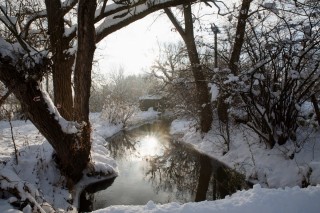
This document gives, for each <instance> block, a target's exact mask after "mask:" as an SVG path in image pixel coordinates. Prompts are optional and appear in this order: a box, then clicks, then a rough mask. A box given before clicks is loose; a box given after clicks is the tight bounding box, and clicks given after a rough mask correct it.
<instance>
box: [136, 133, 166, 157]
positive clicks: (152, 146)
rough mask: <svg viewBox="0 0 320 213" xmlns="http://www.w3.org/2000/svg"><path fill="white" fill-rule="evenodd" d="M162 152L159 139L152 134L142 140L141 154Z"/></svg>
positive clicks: (153, 154)
mask: <svg viewBox="0 0 320 213" xmlns="http://www.w3.org/2000/svg"><path fill="white" fill-rule="evenodd" d="M161 153H162V149H161V145H160V142H159V140H158V139H157V138H156V137H155V136H152V135H147V136H145V137H143V138H142V140H141V147H140V155H141V156H144V157H145V156H156V155H159V154H161Z"/></svg>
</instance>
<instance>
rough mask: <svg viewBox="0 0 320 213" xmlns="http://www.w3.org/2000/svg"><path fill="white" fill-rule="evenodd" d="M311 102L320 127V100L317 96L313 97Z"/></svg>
mask: <svg viewBox="0 0 320 213" xmlns="http://www.w3.org/2000/svg"><path fill="white" fill-rule="evenodd" d="M311 102H312V104H313V108H314V112H315V113H316V117H317V121H318V124H319V126H320V110H319V105H318V100H317V98H316V95H315V94H313V95H311Z"/></svg>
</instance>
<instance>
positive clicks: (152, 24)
mask: <svg viewBox="0 0 320 213" xmlns="http://www.w3.org/2000/svg"><path fill="white" fill-rule="evenodd" d="M172 27H173V26H172V24H171V22H170V21H169V19H168V18H167V17H166V15H161V16H160V17H159V12H158V13H154V14H151V15H149V16H147V17H145V18H144V19H141V20H139V21H136V22H134V23H132V24H130V25H129V26H127V27H125V28H123V29H121V30H119V31H117V32H115V33H112V34H111V35H109V36H108V37H106V38H105V39H104V40H103V41H102V42H101V43H100V44H99V45H98V46H97V50H96V59H99V68H100V71H101V72H102V73H110V72H112V71H115V70H116V69H117V68H118V67H119V66H123V67H124V69H125V74H127V75H130V74H139V73H143V69H148V67H150V66H151V65H152V62H153V60H154V58H155V57H156V56H157V51H158V43H159V44H161V43H164V42H174V41H178V40H179V39H181V38H180V35H179V34H178V33H177V32H172V31H171V29H172Z"/></svg>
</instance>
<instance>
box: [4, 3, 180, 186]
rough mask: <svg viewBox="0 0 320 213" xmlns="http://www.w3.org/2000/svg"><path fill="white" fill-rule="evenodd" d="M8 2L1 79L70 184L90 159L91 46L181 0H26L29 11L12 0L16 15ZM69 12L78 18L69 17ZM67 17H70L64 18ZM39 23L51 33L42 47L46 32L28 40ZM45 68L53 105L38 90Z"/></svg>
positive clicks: (93, 46)
mask: <svg viewBox="0 0 320 213" xmlns="http://www.w3.org/2000/svg"><path fill="white" fill-rule="evenodd" d="M9 2H12V1H4V2H3V3H2V5H1V12H2V16H1V18H0V20H1V21H2V23H3V25H5V28H6V29H8V32H9V35H10V38H11V39H8V40H5V39H4V38H5V37H4V35H1V37H0V42H1V45H2V49H1V51H0V54H1V55H0V80H1V81H2V82H3V83H4V84H5V86H6V87H7V88H8V89H9V90H12V93H13V94H14V95H15V96H16V97H17V99H18V100H19V101H20V102H21V105H22V108H23V109H24V111H25V113H26V114H27V116H28V118H29V119H30V120H31V121H32V123H33V124H34V125H35V126H36V127H37V128H38V129H39V131H40V132H41V133H42V134H43V135H44V136H45V138H46V139H47V140H48V141H49V143H50V144H51V145H52V147H53V148H54V150H55V156H56V161H57V163H58V165H59V167H60V169H61V171H62V173H63V174H64V175H66V176H67V177H69V180H70V182H76V181H78V180H79V179H80V178H81V176H82V171H83V169H84V168H85V167H86V166H87V163H88V162H89V154H90V149H91V138H90V131H91V129H90V122H89V97H90V86H91V69H92V60H93V54H94V51H95V44H96V43H97V42H99V41H101V40H102V39H103V38H104V37H106V36H107V35H109V34H110V33H112V32H114V31H116V30H118V29H121V28H122V27H124V26H126V25H128V24H130V23H132V22H134V21H136V20H138V19H140V18H143V17H144V16H146V15H147V14H150V13H152V12H154V11H156V10H159V9H162V8H164V7H168V6H174V5H178V4H181V3H182V2H183V3H184V2H185V1H182V0H172V1H165V2H162V1H132V2H131V1H115V3H114V4H111V5H109V4H108V5H107V1H100V3H99V4H98V7H97V4H96V1H91V0H79V1H78V0H67V1H63V2H61V1H60V0H46V1H45V4H43V2H42V1H26V2H28V3H30V5H33V6H35V5H38V6H39V7H36V8H38V9H39V10H37V11H33V10H31V12H30V11H28V10H27V9H26V10H19V8H20V6H21V5H22V3H23V2H25V1H22V2H21V1H17V2H16V5H13V6H14V7H12V8H18V11H19V12H20V11H21V12H24V13H23V16H22V15H21V16H19V17H20V19H16V18H15V17H13V16H12V11H11V9H10V10H9V9H8V8H9V4H8V3H9ZM20 3H21V4H20ZM21 8H22V7H21ZM26 8H32V7H30V6H28V7H26ZM75 8H77V10H75ZM15 13H17V11H16V10H15ZM73 13H75V14H76V17H77V18H75V17H72V14H73ZM70 14H71V15H70ZM68 16H70V17H71V18H70V19H69V20H68V19H67V18H66V17H68ZM42 19H45V20H46V21H47V23H48V29H46V24H43V25H41V24H40V25H39V26H38V25H37V23H38V22H37V21H39V20H42ZM73 22H75V23H73ZM98 22H99V23H98ZM97 23H98V24H97ZM95 24H97V25H98V26H97V27H95ZM42 26H45V27H44V30H46V33H47V34H48V35H50V43H49V46H46V44H48V42H47V41H48V38H47V37H45V36H44V35H45V34H41V35H39V36H38V37H35V38H39V41H42V43H41V42H40V43H39V44H38V45H33V43H32V39H31V38H32V36H34V35H38V30H37V29H41V27H42ZM37 27H38V28H37ZM75 41H76V42H75ZM48 47H49V48H48ZM50 70H52V72H53V81H54V90H55V91H54V93H55V103H56V106H57V107H56V106H55V105H54V104H53V103H52V102H51V99H50V97H49V96H48V95H47V93H46V92H45V91H44V90H43V89H41V83H40V82H41V80H42V79H43V77H44V76H45V75H46V74H47V73H48V71H50ZM72 71H73V72H74V97H72V90H71V74H72ZM73 102H74V104H73ZM58 109H59V111H60V113H59V112H58ZM75 162H76V163H75Z"/></svg>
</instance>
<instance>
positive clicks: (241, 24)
mask: <svg viewBox="0 0 320 213" xmlns="http://www.w3.org/2000/svg"><path fill="white" fill-rule="evenodd" d="M251 2H252V0H242V5H241V8H240V11H239V16H238V24H237V29H236V35H235V41H234V45H233V49H232V53H231V57H230V61H229V68H230V70H231V72H232V73H233V74H234V75H238V74H239V70H238V68H239V66H238V63H239V59H240V55H241V49H242V45H243V42H244V36H245V32H246V23H247V18H248V13H249V9H250V5H251Z"/></svg>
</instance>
